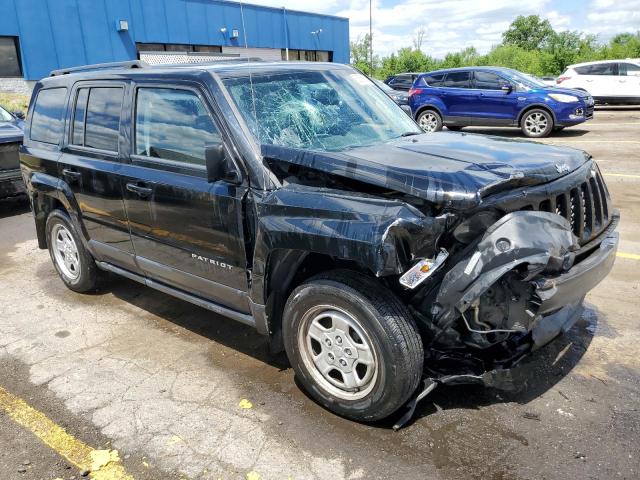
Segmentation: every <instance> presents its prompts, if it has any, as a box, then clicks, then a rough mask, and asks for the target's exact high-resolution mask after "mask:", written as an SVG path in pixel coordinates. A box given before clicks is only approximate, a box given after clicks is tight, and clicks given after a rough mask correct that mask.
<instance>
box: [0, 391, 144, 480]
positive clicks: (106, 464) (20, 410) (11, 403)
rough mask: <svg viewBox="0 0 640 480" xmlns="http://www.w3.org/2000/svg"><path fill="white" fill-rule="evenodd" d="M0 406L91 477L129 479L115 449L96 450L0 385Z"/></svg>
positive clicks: (10, 416)
mask: <svg viewBox="0 0 640 480" xmlns="http://www.w3.org/2000/svg"><path fill="white" fill-rule="evenodd" d="M0 410H3V411H5V412H6V414H7V415H8V416H9V418H11V419H12V420H13V421H15V422H16V423H18V424H19V425H22V426H23V427H24V428H26V429H27V430H29V431H30V432H31V433H32V434H34V435H35V436H36V437H38V438H39V439H40V440H41V441H42V442H43V443H45V444H46V445H48V446H49V447H50V448H51V449H53V450H54V451H55V452H56V453H57V454H58V455H60V456H62V457H64V458H65V459H66V460H67V461H68V462H69V463H71V464H73V465H75V466H76V467H77V468H78V469H80V470H88V471H89V472H90V473H89V476H90V478H92V479H94V480H133V477H132V476H130V475H128V474H127V473H126V471H125V470H124V467H123V466H122V464H121V463H120V457H119V456H118V451H117V450H96V449H93V448H91V447H90V446H89V445H87V444H86V443H84V442H82V441H81V440H78V439H77V438H75V437H74V436H73V435H71V434H70V433H68V432H67V431H66V430H65V429H64V428H62V427H61V426H59V425H57V424H55V423H54V422H53V421H51V420H49V418H47V416H46V415H45V414H44V413H42V412H39V411H38V410H36V409H35V408H33V407H31V406H30V405H29V404H27V402H25V401H24V400H22V399H21V398H19V397H16V396H15V395H13V394H11V393H9V392H8V391H6V390H5V389H4V388H2V387H0Z"/></svg>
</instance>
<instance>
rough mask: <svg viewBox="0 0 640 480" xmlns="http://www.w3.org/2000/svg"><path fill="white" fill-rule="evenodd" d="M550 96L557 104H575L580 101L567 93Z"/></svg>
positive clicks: (551, 94)
mask: <svg viewBox="0 0 640 480" xmlns="http://www.w3.org/2000/svg"><path fill="white" fill-rule="evenodd" d="M549 96H550V97H551V98H553V99H554V100H555V101H556V102H562V103H573V102H577V101H578V97H576V96H574V95H567V94H565V93H550V94H549Z"/></svg>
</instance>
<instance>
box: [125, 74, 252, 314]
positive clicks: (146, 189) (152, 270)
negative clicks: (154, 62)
mask: <svg viewBox="0 0 640 480" xmlns="http://www.w3.org/2000/svg"><path fill="white" fill-rule="evenodd" d="M133 104H134V108H135V110H134V113H133V121H132V132H131V138H132V151H131V155H130V165H129V167H128V173H127V177H126V178H125V179H124V180H123V189H124V191H125V203H126V207H127V212H128V217H129V222H130V223H129V225H130V229H131V234H132V239H133V244H134V247H135V251H136V259H137V262H138V264H139V265H140V267H141V268H142V269H143V270H144V272H145V273H146V274H147V276H149V277H150V278H153V279H154V280H156V281H159V282H162V283H165V284H167V285H170V286H172V287H174V288H178V289H180V290H183V291H185V292H187V293H190V294H192V295H196V296H199V297H202V298H205V299H207V300H211V301H214V302H216V303H219V304H222V305H225V306H227V307H229V308H232V309H234V310H236V311H239V312H243V313H247V312H249V305H248V297H247V291H248V279H247V274H246V271H247V257H246V254H245V243H244V231H243V213H242V207H243V199H244V197H245V195H246V193H247V191H248V187H247V185H245V184H243V185H232V184H230V183H228V182H226V181H222V180H221V181H217V182H214V183H209V182H208V181H207V177H206V170H205V157H204V153H205V152H204V150H205V146H208V145H216V144H218V145H219V144H221V143H223V136H222V135H221V133H220V131H221V130H220V124H219V123H217V121H216V120H215V117H214V116H213V114H212V109H211V108H210V106H209V105H210V104H209V101H208V100H207V98H206V94H205V90H204V89H202V88H200V86H199V85H197V84H193V83H191V82H185V83H177V84H169V85H168V84H165V83H155V82H147V83H138V84H136V86H135V89H134V92H133Z"/></svg>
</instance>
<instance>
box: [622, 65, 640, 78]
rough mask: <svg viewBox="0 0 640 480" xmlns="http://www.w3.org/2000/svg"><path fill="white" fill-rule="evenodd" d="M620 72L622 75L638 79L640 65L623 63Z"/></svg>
mask: <svg viewBox="0 0 640 480" xmlns="http://www.w3.org/2000/svg"><path fill="white" fill-rule="evenodd" d="M618 70H619V72H620V75H623V76H630V77H638V76H640V65H636V64H635V63H621V64H620V65H619V66H618Z"/></svg>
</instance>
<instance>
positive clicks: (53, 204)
mask: <svg viewBox="0 0 640 480" xmlns="http://www.w3.org/2000/svg"><path fill="white" fill-rule="evenodd" d="M34 210H35V221H36V234H37V236H38V247H39V248H41V249H43V250H45V249H46V248H47V233H46V226H47V218H49V214H50V213H51V212H53V211H54V210H62V211H63V212H66V211H67V209H66V208H65V206H64V205H63V203H62V202H61V201H60V200H58V199H57V198H54V197H51V196H49V195H38V197H37V199H36V200H35V201H34ZM67 213H68V212H67Z"/></svg>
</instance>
